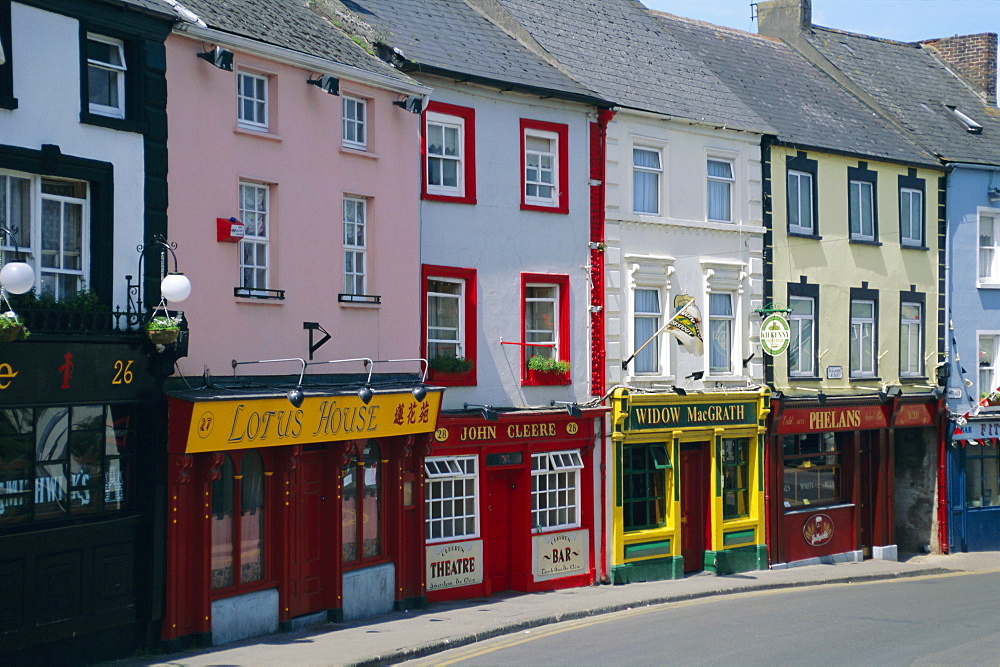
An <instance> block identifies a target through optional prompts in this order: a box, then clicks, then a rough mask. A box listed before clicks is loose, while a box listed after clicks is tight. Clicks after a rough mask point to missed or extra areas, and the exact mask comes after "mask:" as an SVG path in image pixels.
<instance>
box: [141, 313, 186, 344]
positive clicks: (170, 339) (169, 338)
mask: <svg viewBox="0 0 1000 667" xmlns="http://www.w3.org/2000/svg"><path fill="white" fill-rule="evenodd" d="M180 333H181V321H180V318H177V317H170V316H169V315H157V316H155V317H153V318H152V319H151V320H149V322H147V323H146V335H147V336H149V340H150V341H152V342H153V343H154V344H156V345H170V344H171V343H174V342H176V341H177V337H178V336H179V335H180Z"/></svg>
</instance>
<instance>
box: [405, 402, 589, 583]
mask: <svg viewBox="0 0 1000 667" xmlns="http://www.w3.org/2000/svg"><path fill="white" fill-rule="evenodd" d="M603 414H604V410H602V409H597V410H594V409H590V410H588V409H584V410H582V415H581V416H580V417H572V416H570V415H568V414H566V412H564V411H561V410H560V411H551V410H548V411H517V412H508V413H503V412H501V413H499V414H498V415H497V419H496V421H488V420H486V419H484V418H482V417H480V416H479V414H478V413H476V414H475V416H471V415H470V414H469V413H463V414H459V415H456V414H451V415H448V414H442V415H441V419H440V420H439V422H438V429H437V432H436V433H435V441H434V443H433V444H432V446H431V450H430V453H429V454H428V456H427V459H426V460H425V462H424V468H425V471H424V472H425V481H424V496H425V498H426V510H425V513H426V517H427V519H426V532H425V537H426V556H425V558H426V582H427V599H428V600H429V601H432V602H433V601H443V600H460V599H467V598H476V597H484V596H489V595H492V594H494V593H498V592H502V591H507V590H513V591H522V592H535V591H545V590H554V589H558V588H570V587H574V586H586V585H590V584H593V583H594V581H595V569H594V562H595V554H594V551H595V538H594V534H595V531H594V512H595V491H596V490H597V489H599V482H598V480H597V478H596V476H595V465H594V444H595V440H594V439H595V437H596V435H597V430H596V429H598V428H600V424H601V423H602V421H603V420H602V417H603Z"/></svg>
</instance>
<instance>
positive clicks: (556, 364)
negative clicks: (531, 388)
mask: <svg viewBox="0 0 1000 667" xmlns="http://www.w3.org/2000/svg"><path fill="white" fill-rule="evenodd" d="M528 380H529V381H530V382H532V383H535V384H569V362H568V361H564V360H562V359H554V358H550V357H543V356H540V355H537V354H533V355H531V356H530V357H528Z"/></svg>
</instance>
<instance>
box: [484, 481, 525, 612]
mask: <svg viewBox="0 0 1000 667" xmlns="http://www.w3.org/2000/svg"><path fill="white" fill-rule="evenodd" d="M516 484H517V470H511V469H510V468H507V469H499V470H498V469H492V470H491V469H489V468H487V471H486V489H485V491H486V493H485V498H484V502H483V505H484V508H483V509H484V510H485V511H484V512H483V518H484V522H485V525H484V526H483V537H484V540H483V560H484V561H485V563H484V564H483V566H484V568H485V570H486V572H485V575H486V576H485V581H484V582H483V583H484V584H485V588H486V591H485V593H486V595H492V594H494V593H499V592H501V591H506V590H510V588H511V583H510V582H511V569H512V568H513V566H514V558H513V544H514V542H515V539H514V532H513V530H514V514H515V511H514V505H515V503H514V491H515V489H516Z"/></svg>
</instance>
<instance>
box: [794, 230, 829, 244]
mask: <svg viewBox="0 0 1000 667" xmlns="http://www.w3.org/2000/svg"><path fill="white" fill-rule="evenodd" d="M788 235H789V236H794V237H795V238H797V239H812V240H814V241H822V240H823V237H822V236H820V235H819V234H815V233H809V232H796V231H794V230H791V229H789V230H788Z"/></svg>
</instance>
